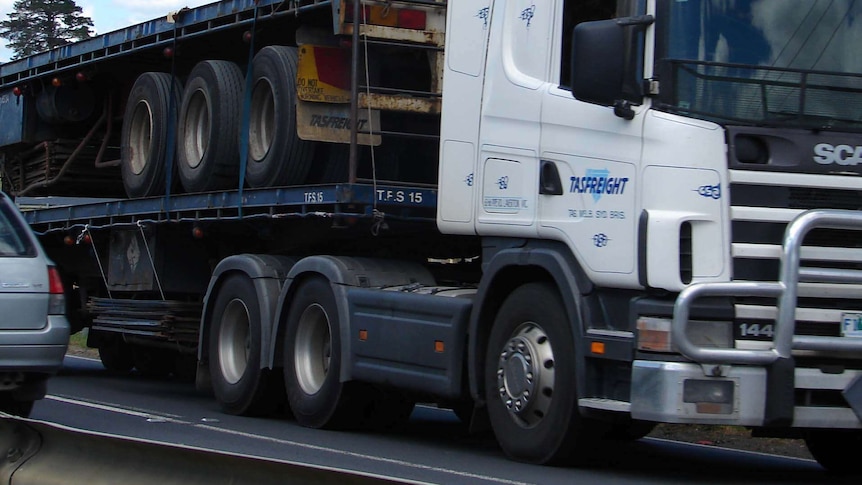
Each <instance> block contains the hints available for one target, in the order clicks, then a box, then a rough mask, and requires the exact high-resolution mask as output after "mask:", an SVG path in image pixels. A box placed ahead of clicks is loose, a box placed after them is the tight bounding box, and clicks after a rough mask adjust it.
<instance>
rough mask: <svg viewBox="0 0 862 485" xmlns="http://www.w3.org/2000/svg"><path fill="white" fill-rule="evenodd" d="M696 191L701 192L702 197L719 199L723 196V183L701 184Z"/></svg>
mask: <svg viewBox="0 0 862 485" xmlns="http://www.w3.org/2000/svg"><path fill="white" fill-rule="evenodd" d="M695 192H697V193H698V194H700V196H701V197H708V198H711V199H715V200H718V199H720V198H721V184H717V185H701V186H700V187H698V188H696V189H695Z"/></svg>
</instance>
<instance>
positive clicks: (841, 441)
mask: <svg viewBox="0 0 862 485" xmlns="http://www.w3.org/2000/svg"><path fill="white" fill-rule="evenodd" d="M805 445H806V446H807V447H808V451H810V452H811V456H813V457H814V459H815V460H817V463H820V465H821V466H822V467H823V468H825V469H827V470H829V471H830V472H832V473H838V474H848V475H850V474H859V465H858V464H857V463H855V461H854V460H856V459H857V457H858V453H856V452H857V451H858V450H859V448H860V447H862V431H856V430H852V431H845V430H811V431H809V432H808V433H807V434H806V435H805Z"/></svg>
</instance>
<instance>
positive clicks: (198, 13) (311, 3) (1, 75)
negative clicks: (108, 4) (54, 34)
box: [0, 0, 340, 89]
mask: <svg viewBox="0 0 862 485" xmlns="http://www.w3.org/2000/svg"><path fill="white" fill-rule="evenodd" d="M339 3H340V2H338V3H336V5H335V7H336V8H338V6H339ZM329 6H332V0H293V1H288V0H224V1H221V2H215V3H211V4H208V5H202V6H200V7H196V8H193V9H187V10H181V11H180V12H179V13H178V15H177V16H176V17H175V19H174V20H175V21H173V22H171V21H169V20H168V18H167V15H165V17H162V18H159V19H155V20H150V21H147V22H142V23H140V24H136V25H132V26H130V27H126V28H124V29H120V30H116V31H114V32H109V33H106V34H102V35H97V36H96V37H92V38H90V39H85V40H82V41H79V42H76V43H74V44H68V45H64V46H61V47H57V48H54V49H51V50H49V51H45V52H41V53H38V54H34V55H32V56H29V57H25V58H23V59H19V60H16V61H12V62H9V63H6V64H3V65H0V89H2V88H5V87H7V85H11V84H15V83H20V82H23V81H27V80H30V79H35V78H39V77H43V76H49V75H52V74H55V73H59V72H62V71H64V70H66V69H71V68H73V67H74V68H81V67H86V66H87V65H89V64H93V63H95V62H97V61H100V60H103V59H108V58H112V57H118V56H121V55H127V54H129V53H131V52H136V51H141V50H144V49H153V48H158V47H168V46H170V45H172V44H173V43H174V42H175V41H180V40H184V39H190V38H193V37H197V36H200V35H203V34H206V33H210V32H213V31H216V30H220V29H226V28H233V27H237V26H241V25H245V24H248V25H251V24H252V23H253V22H255V21H262V20H264V19H266V18H275V17H281V16H284V15H301V14H302V13H303V12H306V11H309V10H312V9H317V8H322V7H329ZM255 10H257V19H255ZM165 13H166V14H167V12H165Z"/></svg>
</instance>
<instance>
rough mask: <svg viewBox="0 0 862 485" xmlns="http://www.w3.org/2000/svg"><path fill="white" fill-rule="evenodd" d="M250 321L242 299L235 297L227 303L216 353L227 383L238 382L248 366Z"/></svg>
mask: <svg viewBox="0 0 862 485" xmlns="http://www.w3.org/2000/svg"><path fill="white" fill-rule="evenodd" d="M250 322H251V317H249V313H248V307H246V306H245V303H244V302H243V301H242V300H240V299H237V298H235V299H233V300H231V301H230V303H228V304H227V306H226V307H225V310H224V314H223V315H222V321H221V331H220V332H219V341H218V353H219V365H220V367H221V373H222V376H223V377H224V379H225V380H226V381H227V382H228V383H229V384H236V383H237V382H239V380H240V379H242V376H243V374H245V371H246V369H247V368H248V357H249V355H250V354H251V331H250Z"/></svg>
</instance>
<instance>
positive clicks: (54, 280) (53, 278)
mask: <svg viewBox="0 0 862 485" xmlns="http://www.w3.org/2000/svg"><path fill="white" fill-rule="evenodd" d="M48 293H50V295H49V297H48V314H49V315H65V314H66V295H65V293H64V292H63V280H62V279H60V272H59V271H57V268H55V267H54V266H48Z"/></svg>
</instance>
